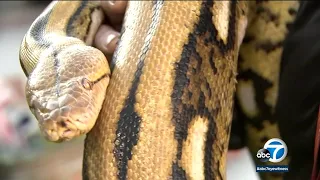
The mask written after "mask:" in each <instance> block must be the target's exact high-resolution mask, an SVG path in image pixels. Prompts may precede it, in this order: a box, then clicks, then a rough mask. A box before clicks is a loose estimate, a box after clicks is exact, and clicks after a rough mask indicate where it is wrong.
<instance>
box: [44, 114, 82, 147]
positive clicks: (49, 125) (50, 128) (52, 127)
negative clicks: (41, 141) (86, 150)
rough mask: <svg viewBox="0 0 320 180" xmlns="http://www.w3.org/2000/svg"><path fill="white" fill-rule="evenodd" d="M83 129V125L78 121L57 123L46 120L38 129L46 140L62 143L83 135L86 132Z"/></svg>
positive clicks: (66, 120)
mask: <svg viewBox="0 0 320 180" xmlns="http://www.w3.org/2000/svg"><path fill="white" fill-rule="evenodd" d="M85 127H86V126H85V124H84V123H83V122H81V121H80V120H78V119H77V120H70V119H61V120H59V121H54V120H48V121H47V122H45V123H44V125H43V126H42V127H40V128H41V129H42V130H43V131H42V132H44V135H45V138H46V139H47V140H49V141H52V142H63V141H69V140H71V139H73V138H75V137H78V136H80V135H82V134H85V133H86V131H87V130H86V128H85Z"/></svg>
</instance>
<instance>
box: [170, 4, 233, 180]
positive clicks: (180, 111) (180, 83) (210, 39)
mask: <svg viewBox="0 0 320 180" xmlns="http://www.w3.org/2000/svg"><path fill="white" fill-rule="evenodd" d="M212 7H213V1H205V2H203V3H202V6H201V10H200V16H199V21H198V23H197V24H196V25H195V30H194V32H193V33H190V34H189V38H188V43H187V44H185V45H184V47H183V51H182V54H181V59H180V61H179V62H177V63H176V64H175V83H174V88H173V93H172V95H171V103H172V105H173V107H172V108H173V118H172V121H173V123H174V125H175V139H176V140H177V141H178V147H177V154H176V160H175V162H173V164H172V179H174V180H185V179H187V178H186V172H185V170H184V169H183V168H182V167H180V166H179V164H178V162H179V160H181V155H182V144H183V141H185V140H186V138H187V136H188V127H189V124H190V122H191V120H192V119H193V118H194V117H195V116H196V115H200V116H201V117H206V118H207V119H208V121H209V124H208V132H207V135H206V138H207V139H206V144H205V157H204V159H205V161H204V169H205V170H204V171H205V172H204V173H205V175H206V176H205V179H206V180H207V179H208V180H209V179H213V178H214V177H217V176H220V177H221V179H222V175H221V174H218V175H216V174H214V173H215V172H213V169H212V162H213V159H214V156H213V152H212V147H213V143H214V140H215V126H216V124H215V120H214V115H215V114H217V113H219V111H220V108H217V109H216V110H214V112H210V111H209V110H208V108H207V107H206V106H205V99H206V98H210V97H211V91H210V89H209V92H210V93H209V97H206V96H205V94H204V92H203V91H202V90H201V89H200V95H199V97H198V104H197V105H198V106H197V107H193V106H192V105H191V104H184V103H183V102H182V98H183V93H184V92H185V91H186V92H185V93H187V94H188V97H191V96H192V95H193V94H192V92H190V91H189V90H188V88H187V87H188V85H189V84H190V79H189V78H188V76H187V73H188V68H189V66H190V61H191V59H195V60H196V61H197V62H198V63H197V68H195V69H192V75H193V76H202V77H203V76H204V75H203V74H202V72H201V66H202V60H203V59H202V57H201V56H200V55H199V53H198V52H197V50H196V47H197V39H199V38H200V39H201V38H202V39H204V45H205V46H211V54H210V56H209V58H210V59H209V60H208V61H209V62H210V65H211V68H212V70H213V72H214V73H216V72H217V68H216V67H215V65H214V58H213V46H214V45H215V46H217V47H219V49H220V52H221V53H222V54H223V55H224V54H226V53H227V52H228V51H229V50H232V49H233V47H234V41H235V18H236V17H235V16H236V14H235V13H236V3H235V2H232V3H231V5H230V12H231V13H230V17H229V19H230V21H229V29H228V31H229V32H228V34H229V36H228V38H227V44H226V45H225V44H224V42H223V41H222V40H217V39H216V37H217V33H218V32H217V29H216V28H215V27H214V25H213V24H212V17H213V13H212V11H211V8H212ZM206 34H209V36H206ZM196 83H197V84H196V85H194V86H195V87H199V88H200V86H201V84H202V83H205V86H206V87H207V88H208V86H209V83H208V82H207V81H206V79H205V77H204V78H200V80H199V81H197V82H196ZM229 130H230V129H229Z"/></svg>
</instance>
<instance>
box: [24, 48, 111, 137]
mask: <svg viewBox="0 0 320 180" xmlns="http://www.w3.org/2000/svg"><path fill="white" fill-rule="evenodd" d="M109 76H110V69H109V65H108V61H107V59H106V58H105V56H104V55H103V53H102V52H100V51H99V50H97V49H95V48H93V47H89V46H85V45H84V44H76V45H71V46H70V45H69V46H62V47H61V48H60V49H58V50H57V49H55V50H54V49H53V48H49V49H47V50H45V51H44V52H43V53H42V54H41V56H40V58H39V61H38V64H37V65H36V67H35V68H34V70H33V71H32V73H31V74H30V75H29V77H28V81H27V85H26V96H27V101H28V104H29V107H30V110H31V111H32V113H33V114H34V115H35V117H36V119H37V120H38V122H39V127H40V130H41V132H42V133H43V134H44V135H45V137H46V139H47V140H49V141H54V142H61V141H64V140H70V139H72V138H73V137H76V136H80V135H82V134H85V133H87V132H88V131H90V130H91V128H92V127H93V125H94V124H95V121H96V119H97V118H98V115H99V113H100V110H101V107H102V103H103V100H104V97H105V93H106V88H107V86H108V84H109Z"/></svg>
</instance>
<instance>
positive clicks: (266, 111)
mask: <svg viewBox="0 0 320 180" xmlns="http://www.w3.org/2000/svg"><path fill="white" fill-rule="evenodd" d="M238 78H239V80H244V81H247V80H249V79H250V80H251V81H252V83H253V88H254V89H255V101H256V102H257V108H258V109H259V114H258V115H256V116H255V117H253V118H247V121H249V122H250V124H252V125H253V126H254V127H255V128H257V129H258V130H259V131H261V130H263V128H264V127H263V125H262V123H261V122H262V121H264V120H269V121H270V122H272V123H275V120H273V118H272V107H271V106H270V105H268V104H267V103H266V102H265V100H264V98H265V93H266V91H267V90H268V89H269V88H271V87H272V86H273V84H272V83H271V82H269V81H268V80H267V79H265V78H263V77H261V76H260V75H258V74H256V73H254V72H253V71H252V70H250V69H249V70H246V71H244V72H241V73H240V74H239V76H238Z"/></svg>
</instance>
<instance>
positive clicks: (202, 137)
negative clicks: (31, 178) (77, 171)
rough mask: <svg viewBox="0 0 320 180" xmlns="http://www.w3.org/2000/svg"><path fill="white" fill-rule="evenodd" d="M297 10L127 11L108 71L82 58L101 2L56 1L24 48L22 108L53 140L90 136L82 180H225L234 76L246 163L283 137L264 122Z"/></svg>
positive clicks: (207, 5)
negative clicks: (27, 109)
mask: <svg viewBox="0 0 320 180" xmlns="http://www.w3.org/2000/svg"><path fill="white" fill-rule="evenodd" d="M298 5H299V4H298V2H293V1H292V2H289V1H288V2H281V3H280V2H260V1H257V2H253V1H252V2H251V1H248V2H245V1H214V2H212V1H188V2H182V1H179V2H178V1H177V2H171V1H130V2H129V5H128V8H127V11H126V16H125V21H124V24H123V28H122V33H121V34H122V35H121V39H120V42H119V45H118V48H117V50H116V52H115V54H114V58H113V60H112V63H111V64H110V67H111V70H112V71H110V69H109V65H108V62H107V60H106V59H105V57H104V56H103V54H102V53H101V52H100V51H99V50H97V49H94V48H92V47H90V46H91V45H92V39H93V36H94V35H95V33H96V31H97V28H98V26H99V25H100V23H101V22H102V20H103V19H102V17H103V16H102V12H101V10H100V8H99V3H98V2H95V1H89V2H87V1H83V2H78V1H58V2H53V3H51V4H50V5H49V7H48V8H47V9H46V10H45V11H44V12H43V13H42V14H41V15H40V16H39V17H38V18H37V19H36V20H35V22H34V23H33V24H32V26H31V28H30V29H29V31H28V33H27V34H26V36H25V37H24V39H23V42H22V45H21V50H20V62H21V66H22V68H23V69H24V72H25V73H26V75H27V76H28V83H27V87H26V94H27V101H28V103H29V106H30V109H31V110H32V111H33V113H34V115H35V116H36V118H37V119H38V121H39V125H40V128H41V130H42V132H43V133H44V135H45V137H46V138H47V139H49V140H51V141H63V140H69V139H71V138H73V137H75V136H78V135H81V134H85V133H87V132H89V133H88V134H87V138H86V140H85V152H84V163H83V165H84V166H83V178H84V179H152V180H153V179H197V180H198V179H199V180H200V179H226V174H225V168H226V155H227V150H228V142H229V135H230V130H231V119H232V112H233V104H234V93H235V90H236V81H237V80H236V76H237V72H239V73H240V74H239V83H238V85H237V86H238V91H237V96H236V99H238V100H237V101H238V102H240V103H239V104H240V107H241V110H242V111H243V113H244V114H245V117H246V122H247V123H246V124H247V125H246V127H247V132H248V134H247V137H248V139H249V140H250V141H249V145H250V144H251V146H249V147H251V150H252V152H253V153H256V151H257V150H258V148H261V147H262V146H263V144H264V143H265V141H264V138H266V137H267V138H269V136H270V137H276V136H279V134H278V131H277V129H276V128H277V127H276V125H274V124H275V121H273V120H271V119H270V116H268V115H269V114H267V116H266V113H265V112H266V111H267V112H268V113H272V107H273V106H274V102H275V97H276V87H277V86H276V83H277V78H278V75H277V74H278V71H279V67H278V66H279V60H280V54H281V41H283V39H284V37H285V35H286V33H287V31H288V30H287V28H286V23H290V22H292V21H293V20H294V13H290V11H296V10H297V8H298ZM273 14H276V18H272V16H271V15H273ZM263 30H265V32H263ZM268 32H270V33H272V35H271V36H269V35H268ZM245 36H246V37H245ZM279 36H280V38H279ZM243 39H244V41H243ZM278 41H279V42H278ZM275 43H276V44H277V46H275ZM241 44H242V46H241V49H240V45H241ZM266 44H267V45H270V46H271V47H272V48H271V49H270V48H265V47H266V46H267V45H266ZM239 51H240V53H239ZM238 55H239V56H238ZM238 57H239V58H240V59H241V60H239V66H238ZM238 67H239V68H240V69H239V71H238ZM110 72H112V74H111V75H110ZM259 78H260V79H259ZM109 79H110V81H109ZM261 82H266V84H267V85H265V86H263V85H264V84H259V83H261ZM261 86H262V88H263V89H261V88H260V89H259V88H258V87H261ZM243 97H245V98H243ZM254 97H255V98H254ZM261 98H262V99H261ZM256 101H257V102H259V103H261V102H263V103H262V104H263V105H265V104H267V107H268V108H265V109H263V107H264V106H260V105H261V104H258V106H256V105H255V102H256ZM248 102H249V103H248ZM97 117H98V120H97V121H96V119H97ZM270 122H271V124H270ZM252 124H254V125H252ZM92 127H93V128H92ZM270 129H273V130H274V131H272V133H270ZM261 132H262V133H261ZM255 148H256V149H257V150H255ZM266 177H267V178H268V175H267V176H266ZM270 177H271V175H270V176H269V178H270ZM279 177H280V178H281V175H280V176H279ZM271 178H275V177H271Z"/></svg>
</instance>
